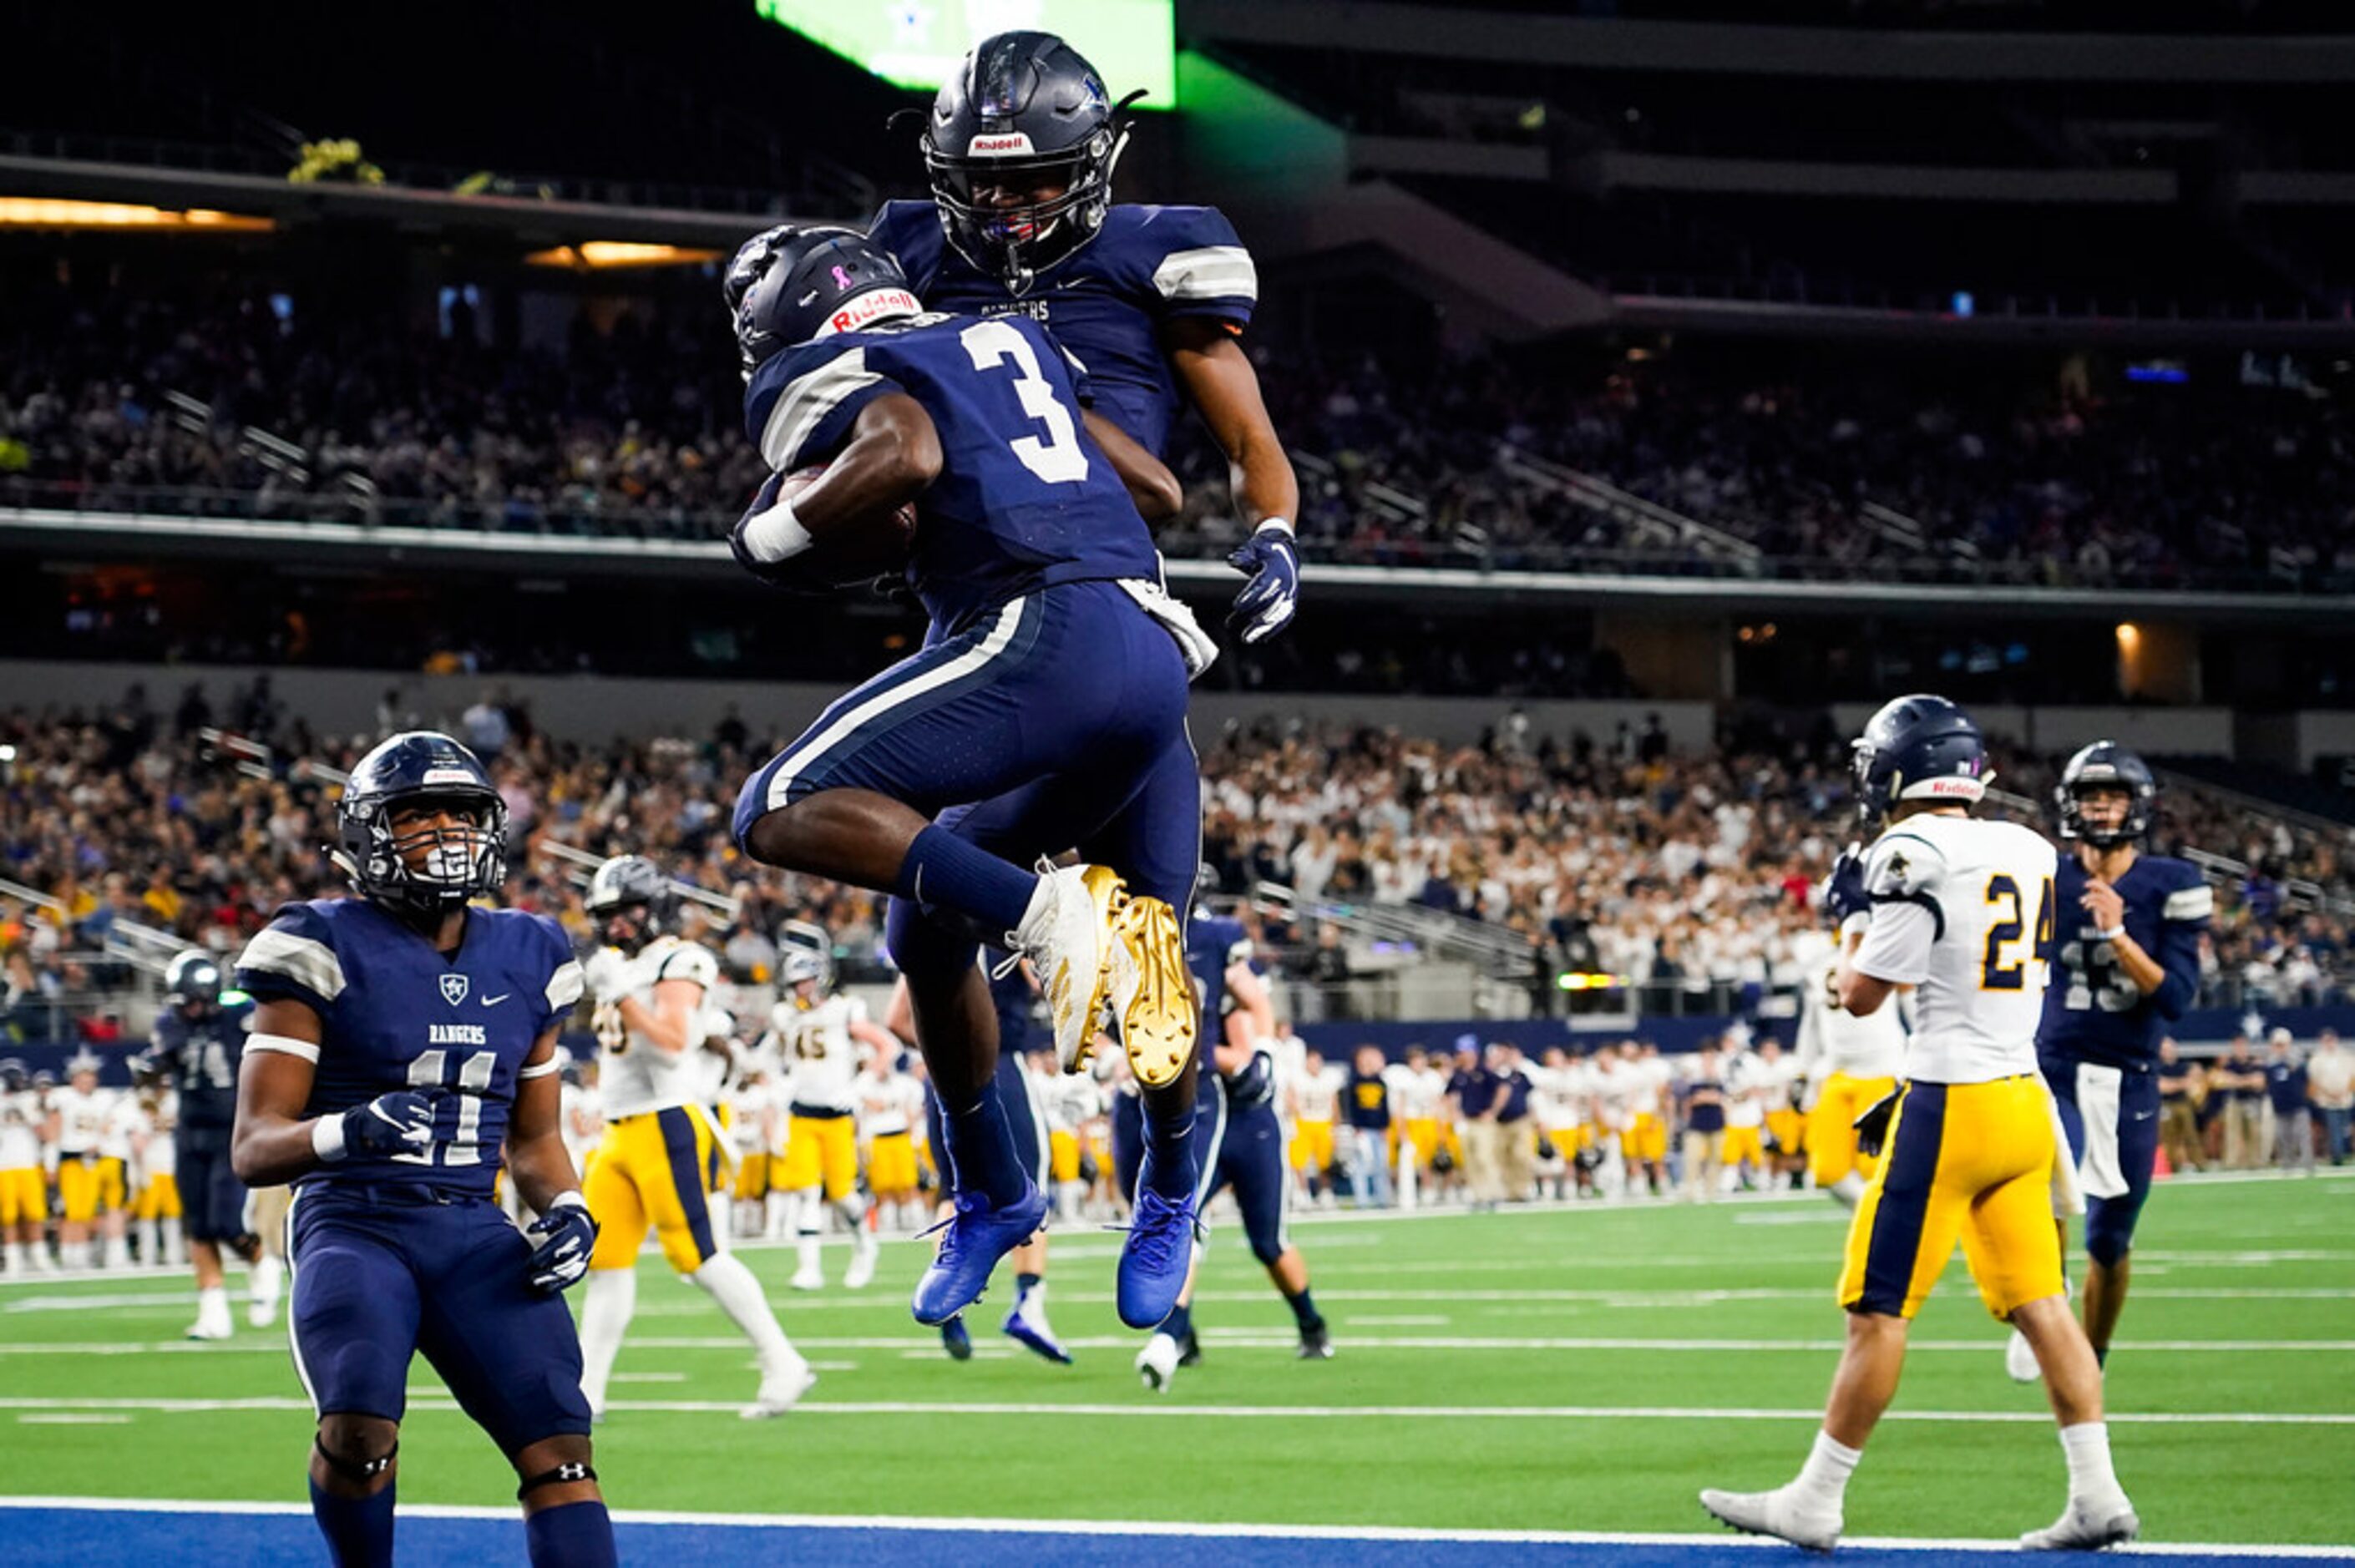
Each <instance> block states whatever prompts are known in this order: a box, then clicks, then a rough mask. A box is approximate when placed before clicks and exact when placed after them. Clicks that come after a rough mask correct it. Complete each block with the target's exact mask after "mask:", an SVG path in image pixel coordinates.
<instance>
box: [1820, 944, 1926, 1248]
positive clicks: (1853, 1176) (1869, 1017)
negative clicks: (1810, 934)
mask: <svg viewBox="0 0 2355 1568" xmlns="http://www.w3.org/2000/svg"><path fill="white" fill-rule="evenodd" d="M1863 921H1864V916H1863V915H1862V914H1860V913H1859V914H1857V915H1851V916H1849V921H1848V925H1849V927H1852V928H1853V929H1852V930H1851V931H1850V932H1849V934H1853V932H1854V931H1860V930H1862V929H1863V928H1864V927H1863ZM1843 956H1844V955H1843V953H1842V952H1841V951H1840V950H1839V949H1838V948H1835V949H1834V950H1833V951H1831V952H1829V953H1827V954H1825V955H1824V956H1823V957H1822V958H1821V959H1817V961H1816V963H1815V964H1814V965H1813V966H1812V967H1810V968H1809V969H1808V970H1807V983H1806V985H1804V986H1802V987H1801V988H1800V992H1799V1042H1798V1050H1797V1055H1796V1060H1797V1063H1798V1066H1797V1073H1798V1076H1799V1077H1800V1079H1801V1080H1803V1081H1804V1082H1805V1083H1806V1108H1807V1122H1806V1140H1807V1168H1808V1173H1809V1175H1810V1177H1811V1178H1812V1179H1813V1180H1814V1181H1815V1184H1816V1189H1817V1191H1818V1192H1828V1193H1830V1194H1831V1195H1832V1197H1833V1198H1834V1199H1835V1200H1837V1201H1838V1202H1839V1203H1841V1204H1842V1205H1843V1206H1845V1207H1847V1208H1850V1209H1853V1208H1855V1207H1856V1201H1857V1199H1859V1197H1861V1196H1863V1194H1864V1184H1865V1182H1866V1181H1868V1180H1870V1177H1871V1175H1872V1166H1873V1157H1872V1156H1871V1155H1869V1154H1865V1153H1862V1152H1861V1151H1860V1150H1859V1149H1858V1148H1857V1141H1856V1118H1859V1117H1860V1116H1862V1115H1863V1114H1864V1113H1865V1112H1866V1111H1867V1110H1870V1108H1871V1107H1874V1106H1875V1105H1878V1104H1879V1103H1880V1102H1881V1101H1882V1100H1884V1099H1886V1098H1888V1097H1889V1096H1890V1095H1891V1094H1893V1093H1895V1092H1896V1089H1897V1073H1898V1068H1899V1066H1900V1065H1901V1064H1902V1062H1903V1061H1904V1059H1905V1032H1906V1015H1907V1013H1908V1012H1909V1011H1910V1009H1911V1003H1910V1001H1909V1000H1908V998H1907V997H1906V996H1905V994H1904V991H1903V990H1902V989H1901V991H1900V992H1899V994H1898V996H1897V997H1896V998H1894V999H1893V1000H1892V1001H1891V1003H1890V1005H1889V1006H1887V1007H1881V1008H1875V1009H1874V1010H1873V1011H1872V1012H1869V1013H1863V1014H1859V1013H1856V1012H1850V1011H1849V1009H1848V1008H1846V1007H1844V1006H1842V1005H1841V1004H1840V999H1839V991H1838V986H1839V974H1840V964H1841V962H1842V959H1843Z"/></svg>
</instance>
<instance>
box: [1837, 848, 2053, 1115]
mask: <svg viewBox="0 0 2355 1568" xmlns="http://www.w3.org/2000/svg"><path fill="white" fill-rule="evenodd" d="M2058 864H2059V862H2058V859H2057V857H2056V856H2055V855H2054V853H2053V851H2052V846H2051V844H2050V843H2048V842H2045V840H2044V838H2043V837H2042V835H2041V834H2039V833H2036V832H2030V830H2029V829H2027V828H2023V827H2021V826H2019V824H2017V823H2014V822H1997V821H1981V820H1979V819H1977V818H1976V817H1944V816H1936V815H1933V814H1929V813H1923V814H1921V815H1917V816H1913V817H1908V818H1906V819H1905V820H1904V821H1902V822H1899V823H1897V824H1896V825H1895V826H1893V827H1891V828H1890V829H1889V830H1888V831H1887V832H1883V833H1882V834H1881V837H1880V838H1878V839H1876V840H1874V841H1873V844H1872V848H1871V849H1870V851H1868V852H1867V853H1866V855H1865V870H1864V881H1865V887H1866V889H1867V890H1868V891H1869V892H1870V894H1871V895H1872V920H1871V924H1870V925H1869V926H1868V927H1866V928H1865V933H1864V940H1863V942H1862V943H1861V944H1860V945H1859V948H1857V952H1856V957H1855V959H1854V963H1855V965H1856V968H1857V969H1859V971H1861V972H1862V973H1864V974H1868V975H1870V976H1872V977H1873V978H1875V979H1876V980H1891V981H1894V982H1896V983H1898V984H1900V985H1912V986H1915V987H1917V988H1919V989H1918V990H1917V991H1915V992H1914V997H1913V1039H1912V1041H1911V1042H1909V1043H1908V1044H1907V1047H1906V1051H1905V1075H1906V1076H1907V1077H1909V1078H1918V1079H1921V1080H1923V1081H1924V1082H1927V1083H1934V1084H1983V1083H1989V1082H1992V1081H1993V1080H1995V1079H1998V1078H2008V1077H2011V1076H2013V1075H2016V1074H2020V1073H2033V1072H2035V1071H2036V1025H2037V1021H2038V1020H2039V1018H2040V1017H2041V1015H2042V1013H2043V1010H2044V988H2045V985H2046V983H2047V981H2048V980H2049V978H2050V976H2049V972H2048V969H2047V966H2046V962H2045V959H2044V958H2043V957H2042V956H2041V955H2043V954H2045V953H2048V952H2050V951H2051V942H2052V928H2053V919H2054V910H2053V907H2052V878H2053V874H2054V871H2055V869H2056V868H2057V866H2058ZM1883 1005H1888V1004H1886V1003H1884V1004H1883Z"/></svg>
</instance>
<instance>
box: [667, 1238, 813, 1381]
mask: <svg viewBox="0 0 2355 1568" xmlns="http://www.w3.org/2000/svg"><path fill="white" fill-rule="evenodd" d="M687 1277H688V1278H689V1279H692V1280H694V1281H695V1282H696V1283H697V1284H698V1285H700V1286H701V1287H703V1288H704V1289H705V1290H707V1291H709V1292H710V1295H711V1298H712V1299H713V1300H714V1301H717V1302H719V1309H720V1310H721V1311H722V1312H725V1313H727V1314H728V1317H729V1320H730V1321H731V1322H733V1323H734V1324H735V1325H736V1326H737V1327H738V1328H739V1329H741V1330H743V1331H744V1337H745V1338H746V1339H748V1340H751V1341H752V1349H753V1350H754V1351H757V1352H758V1353H759V1355H760V1358H761V1370H762V1372H775V1371H777V1370H778V1369H779V1368H781V1367H788V1366H791V1365H792V1364H793V1363H794V1362H795V1361H800V1360H801V1359H802V1358H801V1354H800V1352H798V1351H795V1350H794V1347H793V1341H791V1340H788V1339H786V1338H785V1331H784V1330H783V1329H781V1328H779V1327H778V1326H777V1315H776V1314H775V1313H774V1312H772V1311H770V1310H769V1299H768V1298H767V1297H765V1296H763V1295H762V1294H761V1282H760V1281H759V1280H757V1279H755V1278H753V1277H752V1271H751V1269H749V1268H747V1267H745V1266H744V1260H743V1259H742V1258H740V1257H738V1256H736V1255H734V1254H733V1253H725V1252H723V1253H721V1254H720V1255H719V1256H718V1257H715V1258H712V1259H711V1260H709V1262H707V1263H706V1264H705V1265H704V1266H702V1267H701V1268H698V1269H697V1270H696V1271H695V1272H694V1273H693V1274H690V1275H688V1276H687Z"/></svg>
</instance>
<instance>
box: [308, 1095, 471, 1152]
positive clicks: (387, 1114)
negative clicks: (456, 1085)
mask: <svg viewBox="0 0 2355 1568" xmlns="http://www.w3.org/2000/svg"><path fill="white" fill-rule="evenodd" d="M456 1099H457V1096H456V1095H454V1094H453V1093H451V1092H450V1091H449V1090H448V1089H395V1090H394V1091H393V1092H392V1093H390V1094H389V1095H378V1096H377V1097H376V1098H374V1099H372V1100H370V1101H368V1104H366V1105H364V1106H354V1107H352V1108H351V1109H349V1110H347V1111H346V1112H345V1113H344V1114H343V1115H342V1116H341V1117H338V1118H335V1125H336V1128H338V1129H339V1134H338V1135H331V1136H322V1135H321V1134H320V1133H318V1132H314V1134H313V1135H312V1143H313V1145H314V1147H315V1148H316V1149H317V1150H318V1152H319V1158H320V1159H322V1160H326V1161H328V1162H329V1163H330V1164H332V1163H334V1162H335V1161H336V1160H348V1159H350V1158H352V1157H353V1156H354V1155H363V1156H368V1157H371V1158H375V1159H382V1158H383V1157H385V1156H386V1155H390V1154H416V1153H419V1152H421V1151H422V1150H427V1149H430V1148H432V1145H433V1121H434V1118H435V1117H436V1116H437V1115H438V1114H439V1113H440V1111H441V1109H442V1107H443V1106H445V1105H448V1104H451V1103H452V1102H453V1101H455V1100H456ZM321 1120H322V1125H323V1127H324V1126H325V1122H326V1118H321Z"/></svg>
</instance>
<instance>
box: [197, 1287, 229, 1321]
mask: <svg viewBox="0 0 2355 1568" xmlns="http://www.w3.org/2000/svg"><path fill="white" fill-rule="evenodd" d="M228 1321H229V1287H228V1286H226V1285H208V1286H206V1287H204V1288H202V1289H201V1290H198V1291H197V1322H199V1323H208V1324H209V1323H226V1322H228Z"/></svg>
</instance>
